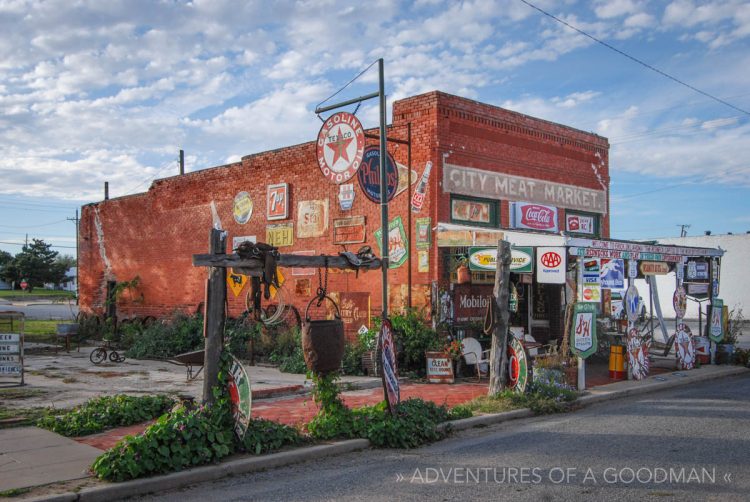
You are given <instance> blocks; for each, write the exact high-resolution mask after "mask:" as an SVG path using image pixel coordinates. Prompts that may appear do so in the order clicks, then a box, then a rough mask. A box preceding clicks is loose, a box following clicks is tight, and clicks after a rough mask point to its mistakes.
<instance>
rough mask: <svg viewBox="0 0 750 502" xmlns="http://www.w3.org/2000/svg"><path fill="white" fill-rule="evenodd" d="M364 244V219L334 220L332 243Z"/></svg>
mask: <svg viewBox="0 0 750 502" xmlns="http://www.w3.org/2000/svg"><path fill="white" fill-rule="evenodd" d="M361 242H365V217H364V216H352V217H351V218H334V220H333V243H334V244H359V243H361Z"/></svg>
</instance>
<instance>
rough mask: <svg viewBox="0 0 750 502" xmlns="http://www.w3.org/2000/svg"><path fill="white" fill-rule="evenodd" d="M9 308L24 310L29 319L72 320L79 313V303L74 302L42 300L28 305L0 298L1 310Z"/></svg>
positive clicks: (17, 310)
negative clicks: (47, 301)
mask: <svg viewBox="0 0 750 502" xmlns="http://www.w3.org/2000/svg"><path fill="white" fill-rule="evenodd" d="M9 310H14V311H16V312H23V313H24V314H25V315H26V318H27V319H54V320H58V319H59V320H70V319H74V318H75V316H76V315H78V305H76V304H75V303H74V302H71V303H70V304H68V302H65V303H52V302H49V303H44V302H41V301H40V302H34V303H33V304H30V305H26V304H23V303H16V304H11V303H10V302H8V301H7V300H0V312H6V311H9Z"/></svg>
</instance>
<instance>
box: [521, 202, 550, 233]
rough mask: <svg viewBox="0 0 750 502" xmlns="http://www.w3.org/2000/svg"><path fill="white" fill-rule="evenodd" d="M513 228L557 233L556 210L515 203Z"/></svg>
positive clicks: (538, 205)
mask: <svg viewBox="0 0 750 502" xmlns="http://www.w3.org/2000/svg"><path fill="white" fill-rule="evenodd" d="M514 219H515V225H514V226H515V227H516V228H530V229H532V230H544V231H547V232H557V208H556V207H551V206H543V205H541V204H525V203H520V202H519V203H517V204H516V211H515V218H514Z"/></svg>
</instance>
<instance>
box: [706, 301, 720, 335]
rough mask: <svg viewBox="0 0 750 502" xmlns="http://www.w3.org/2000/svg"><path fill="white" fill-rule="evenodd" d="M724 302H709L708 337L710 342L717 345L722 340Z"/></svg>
mask: <svg viewBox="0 0 750 502" xmlns="http://www.w3.org/2000/svg"><path fill="white" fill-rule="evenodd" d="M723 310H724V300H720V299H718V298H714V299H713V302H711V327H710V328H709V330H708V337H709V338H710V339H711V341H713V342H716V343H719V342H720V341H722V340H723V339H724V322H723V320H724V318H723V316H722V311H723Z"/></svg>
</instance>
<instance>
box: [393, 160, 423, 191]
mask: <svg viewBox="0 0 750 502" xmlns="http://www.w3.org/2000/svg"><path fill="white" fill-rule="evenodd" d="M396 167H397V168H398V188H397V189H396V197H398V196H399V194H400V193H401V192H405V191H406V189H407V188H409V176H411V184H412V185H414V184H415V183H416V182H417V181H419V177H418V176H417V171H415V170H414V169H412V170H411V173H409V168H408V167H406V166H405V165H403V164H399V163H398V162H396Z"/></svg>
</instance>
